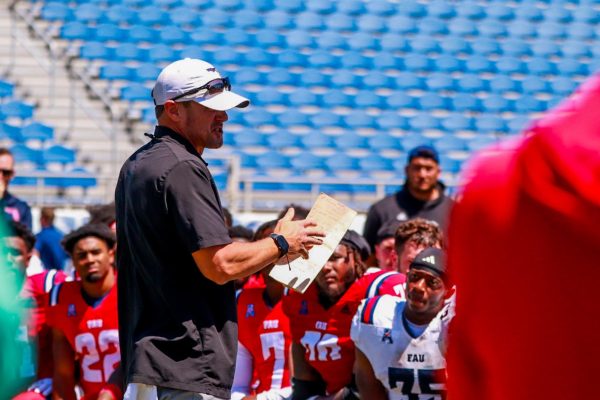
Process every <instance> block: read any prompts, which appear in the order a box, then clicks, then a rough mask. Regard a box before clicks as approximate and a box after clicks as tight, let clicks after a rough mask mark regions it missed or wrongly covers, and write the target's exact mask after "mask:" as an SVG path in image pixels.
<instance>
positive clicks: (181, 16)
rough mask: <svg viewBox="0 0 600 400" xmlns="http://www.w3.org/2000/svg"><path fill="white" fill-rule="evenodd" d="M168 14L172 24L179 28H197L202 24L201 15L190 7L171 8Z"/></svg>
mask: <svg viewBox="0 0 600 400" xmlns="http://www.w3.org/2000/svg"><path fill="white" fill-rule="evenodd" d="M167 12H168V13H169V19H170V20H171V23H172V24H175V25H177V26H181V27H186V26H189V27H193V28H195V27H197V26H198V25H199V24H200V23H201V18H200V13H199V12H198V11H196V10H194V9H191V8H190V7H186V6H178V7H174V8H170V9H169V10H168V11H167Z"/></svg>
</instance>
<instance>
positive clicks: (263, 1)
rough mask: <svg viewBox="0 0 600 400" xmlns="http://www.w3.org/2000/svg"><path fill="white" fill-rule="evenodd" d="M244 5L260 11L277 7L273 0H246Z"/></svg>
mask: <svg viewBox="0 0 600 400" xmlns="http://www.w3.org/2000/svg"><path fill="white" fill-rule="evenodd" d="M244 7H246V8H249V9H252V10H256V11H259V12H266V11H269V10H272V9H274V8H275V4H274V2H273V0H247V1H244Z"/></svg>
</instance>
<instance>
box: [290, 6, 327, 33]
mask: <svg viewBox="0 0 600 400" xmlns="http://www.w3.org/2000/svg"><path fill="white" fill-rule="evenodd" d="M295 22H296V27H297V28H298V29H303V30H307V31H320V30H322V29H323V27H324V26H325V22H324V20H323V17H322V16H321V15H319V14H317V13H314V12H310V11H304V12H301V13H298V14H297V15H296V17H295Z"/></svg>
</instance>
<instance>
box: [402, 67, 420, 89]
mask: <svg viewBox="0 0 600 400" xmlns="http://www.w3.org/2000/svg"><path fill="white" fill-rule="evenodd" d="M396 87H397V88H398V89H400V90H411V89H420V90H422V89H425V81H424V79H423V78H422V77H421V76H419V75H417V74H415V73H414V72H409V71H402V72H401V73H399V74H398V75H397V76H396Z"/></svg>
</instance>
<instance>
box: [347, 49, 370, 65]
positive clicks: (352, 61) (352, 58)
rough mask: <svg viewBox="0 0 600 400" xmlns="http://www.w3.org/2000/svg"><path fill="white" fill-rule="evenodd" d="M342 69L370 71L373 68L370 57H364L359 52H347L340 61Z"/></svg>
mask: <svg viewBox="0 0 600 400" xmlns="http://www.w3.org/2000/svg"><path fill="white" fill-rule="evenodd" d="M340 62H341V64H342V67H344V68H349V69H352V68H359V69H370V68H371V67H372V61H371V59H370V58H369V57H367V56H364V55H362V54H361V53H360V52H358V51H347V52H346V53H345V54H344V56H343V57H341V60H340Z"/></svg>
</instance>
